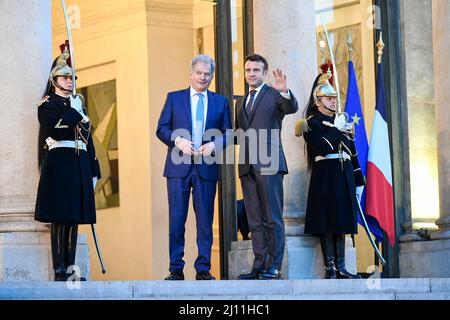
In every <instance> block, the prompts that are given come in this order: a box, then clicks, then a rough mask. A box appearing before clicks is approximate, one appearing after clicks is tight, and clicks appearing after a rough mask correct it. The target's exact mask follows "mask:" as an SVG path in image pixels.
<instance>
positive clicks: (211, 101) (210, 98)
mask: <svg viewBox="0 0 450 320" xmlns="http://www.w3.org/2000/svg"><path fill="white" fill-rule="evenodd" d="M215 111H216V108H215V107H214V94H213V93H212V92H211V91H209V90H208V111H207V113H206V123H205V132H206V130H208V129H209V127H210V126H211V119H212V117H213V112H215Z"/></svg>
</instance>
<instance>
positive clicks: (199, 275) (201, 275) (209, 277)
mask: <svg viewBox="0 0 450 320" xmlns="http://www.w3.org/2000/svg"><path fill="white" fill-rule="evenodd" d="M195 280H216V278H214V277H213V276H212V275H211V273H209V272H208V271H202V272H197V274H196V275H195Z"/></svg>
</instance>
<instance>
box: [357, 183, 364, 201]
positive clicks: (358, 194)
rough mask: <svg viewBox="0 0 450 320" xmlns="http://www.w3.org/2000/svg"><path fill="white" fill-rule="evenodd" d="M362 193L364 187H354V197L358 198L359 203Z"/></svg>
mask: <svg viewBox="0 0 450 320" xmlns="http://www.w3.org/2000/svg"><path fill="white" fill-rule="evenodd" d="M363 191H364V186H359V187H356V197H357V198H358V200H359V201H361V197H362V194H363Z"/></svg>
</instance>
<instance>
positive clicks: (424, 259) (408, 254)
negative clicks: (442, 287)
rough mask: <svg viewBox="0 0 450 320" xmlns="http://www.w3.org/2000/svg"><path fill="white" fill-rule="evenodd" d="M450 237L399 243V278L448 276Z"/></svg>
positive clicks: (449, 272) (449, 273) (449, 271)
mask: <svg viewBox="0 0 450 320" xmlns="http://www.w3.org/2000/svg"><path fill="white" fill-rule="evenodd" d="M449 261H450V239H446V240H433V241H420V242H406V243H400V277H401V278H449V277H450V268H449Z"/></svg>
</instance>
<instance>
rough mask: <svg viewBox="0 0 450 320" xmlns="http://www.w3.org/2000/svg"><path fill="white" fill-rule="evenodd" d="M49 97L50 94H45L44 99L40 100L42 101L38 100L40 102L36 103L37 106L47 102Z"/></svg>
mask: <svg viewBox="0 0 450 320" xmlns="http://www.w3.org/2000/svg"><path fill="white" fill-rule="evenodd" d="M48 98H50V96H45V97H44V98H43V99H42V100H40V101H38V102H37V103H36V106H37V107H40V106H42V105H43V104H44V103H45V102H47V101H48Z"/></svg>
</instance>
